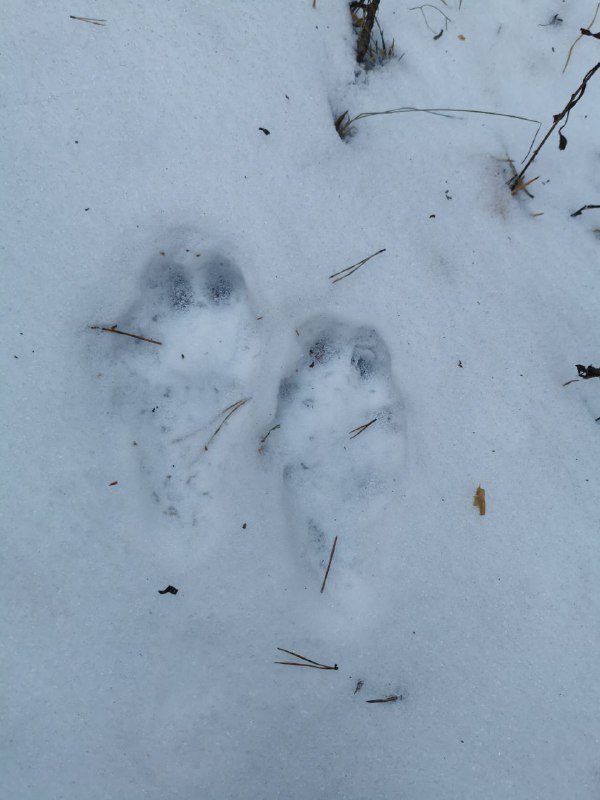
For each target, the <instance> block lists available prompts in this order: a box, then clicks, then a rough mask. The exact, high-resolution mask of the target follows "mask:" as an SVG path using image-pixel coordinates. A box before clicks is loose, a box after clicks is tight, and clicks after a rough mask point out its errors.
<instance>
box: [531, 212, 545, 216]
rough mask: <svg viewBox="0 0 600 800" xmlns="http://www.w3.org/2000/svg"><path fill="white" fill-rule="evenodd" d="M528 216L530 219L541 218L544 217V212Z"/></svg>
mask: <svg viewBox="0 0 600 800" xmlns="http://www.w3.org/2000/svg"><path fill="white" fill-rule="evenodd" d="M529 216H530V217H543V216H544V212H543V211H538V212H536V213H535V214H530V215H529Z"/></svg>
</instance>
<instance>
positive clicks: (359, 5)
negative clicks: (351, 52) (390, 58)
mask: <svg viewBox="0 0 600 800" xmlns="http://www.w3.org/2000/svg"><path fill="white" fill-rule="evenodd" d="M379 2H380V0H365V2H355V3H350V13H351V14H352V19H353V20H354V19H356V15H355V14H354V12H355V11H356V10H357V9H360V10H361V11H363V12H364V15H363V17H362V18H361V19H360V22H359V27H360V35H359V37H358V42H357V43H356V60H357V62H358V63H359V64H362V62H363V61H364V58H365V55H366V54H367V50H368V49H369V42H370V41H371V34H372V32H373V25H374V24H375V14H377V9H378V8H379Z"/></svg>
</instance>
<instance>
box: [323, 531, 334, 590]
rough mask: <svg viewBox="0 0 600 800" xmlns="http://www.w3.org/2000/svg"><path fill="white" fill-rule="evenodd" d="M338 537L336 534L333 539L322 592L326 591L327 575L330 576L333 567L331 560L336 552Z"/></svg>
mask: <svg viewBox="0 0 600 800" xmlns="http://www.w3.org/2000/svg"><path fill="white" fill-rule="evenodd" d="M337 540H338V537H337V536H336V537H335V539H334V540H333V545H332V547H331V553H329V561H328V562H327V569H326V570H325V577H324V578H323V583H322V584H321V594H323V592H324V591H325V584H326V583H327V577H328V576H329V570H330V568H331V562H332V561H333V554H334V553H335V548H336V545H337Z"/></svg>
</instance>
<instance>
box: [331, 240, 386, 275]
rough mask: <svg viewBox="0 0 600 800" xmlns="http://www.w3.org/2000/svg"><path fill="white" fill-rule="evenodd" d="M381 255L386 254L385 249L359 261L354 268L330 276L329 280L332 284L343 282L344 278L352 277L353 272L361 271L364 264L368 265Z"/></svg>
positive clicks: (353, 265)
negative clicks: (368, 262)
mask: <svg viewBox="0 0 600 800" xmlns="http://www.w3.org/2000/svg"><path fill="white" fill-rule="evenodd" d="M380 253H385V247H384V248H383V249H382V250H378V251H377V252H376V253H372V254H371V255H370V256H367V257H366V258H363V259H362V261H357V262H356V264H352V266H350V267H346V269H342V270H340V271H339V272H334V273H333V275H330V276H329V280H330V281H331V282H332V283H337V282H338V281H341V280H343V279H344V278H348V277H349V276H350V275H352V273H353V272H356V270H358V269H360V268H361V267H362V266H363V264H366V263H367V261H370V260H371V259H372V258H375V256H378V255H379V254H380Z"/></svg>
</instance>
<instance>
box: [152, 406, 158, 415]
mask: <svg viewBox="0 0 600 800" xmlns="http://www.w3.org/2000/svg"><path fill="white" fill-rule="evenodd" d="M157 408H158V406H154V408H153V409H152V413H153V414H154V412H155V411H156V409H157Z"/></svg>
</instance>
